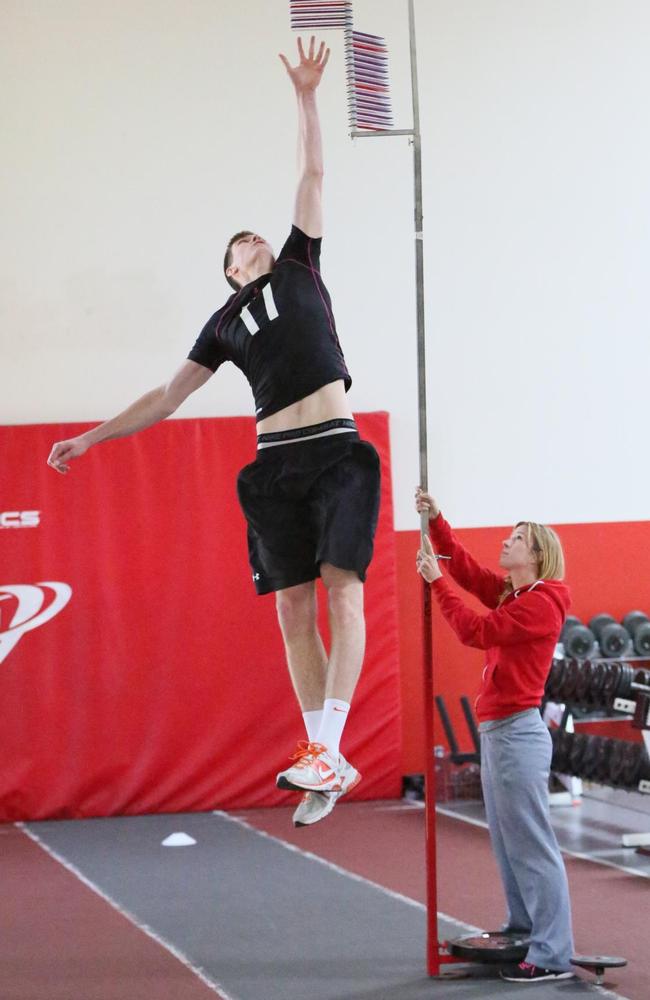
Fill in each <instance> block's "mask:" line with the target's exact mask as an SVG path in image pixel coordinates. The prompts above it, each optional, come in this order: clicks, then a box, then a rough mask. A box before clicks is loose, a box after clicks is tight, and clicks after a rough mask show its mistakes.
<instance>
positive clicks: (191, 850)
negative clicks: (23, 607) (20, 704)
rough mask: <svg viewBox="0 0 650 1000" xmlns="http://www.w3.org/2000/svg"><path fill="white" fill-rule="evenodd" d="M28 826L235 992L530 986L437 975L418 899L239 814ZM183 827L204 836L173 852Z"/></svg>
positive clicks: (480, 975) (491, 975)
mask: <svg viewBox="0 0 650 1000" xmlns="http://www.w3.org/2000/svg"><path fill="white" fill-rule="evenodd" d="M26 829H27V830H29V831H31V832H32V833H34V834H36V835H37V836H38V838H39V840H40V841H41V843H43V844H44V845H45V846H46V847H47V849H49V850H50V851H51V852H55V853H56V855H58V856H59V858H61V859H64V860H65V862H66V863H67V864H68V865H69V866H71V867H72V868H74V870H76V872H78V873H80V875H82V876H83V877H84V878H85V879H86V880H87V881H88V882H89V883H90V884H91V885H93V886H94V887H97V888H98V889H99V890H100V891H101V892H102V893H103V894H104V896H105V898H108V899H109V900H110V901H112V902H113V904H114V905H118V906H119V907H120V908H122V909H123V910H124V911H127V912H128V913H129V914H130V915H132V916H133V918H134V919H135V921H136V922H138V923H139V924H140V925H144V926H145V927H146V928H148V929H149V930H150V931H151V932H153V934H155V935H157V936H158V937H159V938H160V939H161V940H162V942H169V943H171V944H173V946H174V947H175V948H176V949H177V950H178V952H179V953H180V954H182V955H183V956H184V957H186V959H187V961H188V963H189V964H191V966H193V967H195V968H196V969H200V970H201V972H202V974H203V975H204V976H205V977H206V979H208V980H209V981H211V982H214V983H218V984H220V985H221V986H222V988H223V989H225V991H226V992H227V993H228V995H229V996H230V997H231V998H232V1000H348V998H349V1000H365V998H367V1000H370V998H372V1000H424V998H431V997H433V998H443V997H444V998H452V997H453V998H454V1000H470V998H471V1000H479V998H480V1000H486V998H488V1000H489V998H491V997H501V996H504V997H505V996H508V997H510V998H512V1000H520V998H521V997H524V996H529V995H530V988H529V987H528V986H517V985H515V984H509V983H503V982H502V981H500V980H498V979H496V978H495V976H496V970H494V969H485V968H484V967H472V969H471V970H470V972H471V978H467V979H458V980H455V981H453V982H451V981H448V980H431V979H429V978H428V977H427V976H426V975H425V972H424V953H425V932H426V928H425V914H424V912H423V910H422V909H421V908H420V906H418V905H412V903H413V901H407V900H405V899H404V898H403V897H399V895H398V894H390V893H388V892H387V891H386V890H384V889H383V888H382V887H379V886H376V885H374V884H373V883H370V882H368V881H366V880H363V879H360V878H358V877H355V878H352V877H350V876H349V873H346V872H345V871H343V870H342V869H337V868H336V866H332V865H329V864H327V863H325V864H323V863H321V862H322V859H317V860H318V861H319V863H315V860H314V858H313V857H310V856H307V855H306V854H305V853H304V852H301V851H299V850H296V849H293V850H288V849H287V845H286V844H284V843H283V842H282V841H278V840H277V839H276V838H272V837H270V836H268V835H266V836H264V835H261V834H260V832H259V831H257V830H255V829H253V828H250V827H248V826H247V825H246V824H242V823H241V822H237V821H235V822H233V820H232V818H230V817H228V818H227V817H225V816H223V815H212V814H205V813H196V814H182V815H175V816H144V817H122V818H118V819H100V820H83V821H58V822H45V823H30V824H26ZM178 831H183V832H184V833H187V834H189V835H190V836H191V837H193V838H194V839H195V840H196V845H194V846H190V847H163V846H162V841H163V840H164V839H165V838H166V837H167V836H169V834H171V833H174V832H178ZM441 933H442V934H443V935H446V934H448V935H451V936H457V935H458V934H459V928H458V924H457V922H454V923H453V924H449V926H448V927H447V928H446V927H445V925H444V922H443V923H442V925H441ZM594 992H597V991H596V989H595V988H594V987H592V986H590V985H588V984H587V983H585V982H584V981H578V980H575V981H562V982H560V983H556V984H552V983H549V984H538V985H537V986H536V987H535V996H536V997H538V998H539V1000H550V998H555V1000H557V998H558V997H560V996H561V997H563V998H569V997H578V996H586V995H588V994H589V995H593V993H594ZM598 992H600V991H598ZM603 992H604V991H603Z"/></svg>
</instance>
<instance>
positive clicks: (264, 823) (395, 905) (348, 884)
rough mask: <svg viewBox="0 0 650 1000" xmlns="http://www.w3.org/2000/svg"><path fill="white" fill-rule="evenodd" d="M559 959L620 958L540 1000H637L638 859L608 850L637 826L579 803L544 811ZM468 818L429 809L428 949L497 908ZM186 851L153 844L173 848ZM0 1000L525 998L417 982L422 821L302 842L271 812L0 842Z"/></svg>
mask: <svg viewBox="0 0 650 1000" xmlns="http://www.w3.org/2000/svg"><path fill="white" fill-rule="evenodd" d="M553 816H554V822H555V825H556V829H557V832H558V837H559V838H560V841H561V844H562V847H563V849H564V850H565V857H566V862H567V869H568V872H569V879H570V884H571V891H572V901H573V911H574V924H575V935H576V949H577V951H579V952H583V953H591V954H594V953H595V954H598V953H600V954H620V955H623V956H625V957H626V958H627V959H628V962H629V964H628V966H627V967H626V968H623V969H616V970H612V971H611V972H610V973H609V974H608V976H607V977H606V988H599V987H596V986H595V985H593V979H592V978H591V977H590V976H589V975H588V974H586V973H581V978H578V979H576V980H564V981H560V982H558V983H547V984H538V985H536V986H535V987H534V992H535V995H536V996H537V997H539V1000H545V998H546V1000H548V998H550V997H574V996H583V995H585V996H586V995H593V996H598V995H600V996H610V997H616V996H618V997H624V998H628V1000H645V998H646V997H647V995H648V986H647V984H648V982H649V981H650V952H649V951H648V948H647V942H646V940H645V936H646V928H645V922H644V920H643V916H642V915H643V914H645V913H647V908H648V889H649V888H650V887H649V885H648V881H647V880H648V878H650V861H649V860H648V859H647V858H643V857H641V856H640V855H637V854H636V853H635V852H634V851H633V850H628V851H625V852H624V851H622V850H621V849H620V847H619V844H620V837H621V834H622V833H623V832H627V831H632V830H647V829H650V816H648V814H645V815H644V814H642V813H639V812H637V811H635V810H634V809H633V808H629V809H627V810H626V809H625V807H624V806H617V807H616V808H615V809H613V808H612V806H611V804H608V803H602V802H598V801H595V800H591V799H589V798H587V797H585V798H583V800H582V803H581V805H580V806H578V807H574V806H563V807H556V808H554V810H553ZM483 824H484V818H483V813H482V806H481V804H480V803H477V802H464V803H458V804H454V805H451V804H450V805H445V806H444V807H441V809H440V810H439V814H438V824H437V825H438V830H437V839H438V877H439V906H440V910H441V912H440V914H439V934H440V937H441V938H447V937H454V936H460V935H463V934H466V933H470V932H471V931H473V930H475V929H477V928H495V927H497V926H498V925H499V923H500V921H501V919H502V916H503V901H502V895H501V889H500V886H499V882H498V877H497V873H496V869H495V865H494V861H493V858H492V855H491V852H490V848H489V842H488V836H487V831H486V830H485V828H484V825H483ZM181 832H182V833H185V834H186V835H188V836H189V837H190V838H192V839H193V840H194V841H196V843H195V844H193V845H191V846H186V847H165V846H162V841H163V840H165V839H166V838H167V837H168V836H169V835H170V834H172V833H181ZM0 834H2V836H3V847H4V850H3V851H2V855H1V857H2V861H0V868H1V870H2V881H3V885H4V894H3V895H4V907H3V911H4V917H3V921H2V924H3V926H2V945H1V947H0V961H1V963H2V969H3V986H2V992H1V996H2V1000H72V998H80V1000H151V997H153V996H156V997H157V998H158V1000H200V998H202V997H208V996H214V995H215V994H216V995H217V996H221V997H222V998H223V1000H344V998H367V1000H371V998H372V1000H420V998H425V997H440V998H442V997H444V998H453V1000H470V998H472V1000H473V998H476V1000H478V998H481V1000H485V998H490V997H501V996H503V997H506V996H509V997H511V998H513V1000H518V998H519V997H522V996H528V995H529V994H530V988H529V987H528V986H517V985H515V984H510V983H505V982H502V981H501V980H499V979H498V978H495V977H496V970H495V969H494V968H491V967H486V966H463V967H462V969H460V968H459V967H457V966H451V967H448V968H449V973H450V974H453V975H454V976H456V975H457V974H458V973H459V972H461V971H464V972H467V973H468V976H467V977H466V978H453V979H449V978H445V979H442V980H431V979H429V978H428V977H427V976H426V973H425V959H424V955H425V934H426V918H425V908H424V899H425V885H424V811H423V809H422V808H421V806H419V805H418V804H413V803H408V802H400V801H396V802H374V803H350V804H346V803H342V804H341V805H339V806H338V807H337V809H336V810H335V812H334V813H333V815H332V816H331V817H330V818H329V819H328V820H327V821H326V822H323V823H322V824H320V825H318V826H315V827H313V828H307V829H301V830H294V829H293V827H292V825H291V811H290V810H288V809H269V810H250V811H247V812H238V813H233V814H225V813H220V812H217V813H193V814H181V815H162V816H140V817H122V818H116V819H97V820H70V821H67V820H66V821H56V822H43V823H29V824H24V825H20V824H19V825H17V826H6V827H3V828H0Z"/></svg>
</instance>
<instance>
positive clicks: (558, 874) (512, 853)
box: [416, 489, 573, 982]
mask: <svg viewBox="0 0 650 1000" xmlns="http://www.w3.org/2000/svg"><path fill="white" fill-rule="evenodd" d="M416 509H417V511H418V513H420V514H422V513H428V515H429V530H430V534H431V539H432V540H433V546H432V544H431V541H430V540H429V538H427V537H426V536H423V539H422V548H421V549H420V550H419V552H418V554H417V569H418V572H419V573H420V574H421V575H422V576H423V577H424V579H425V580H428V581H429V582H430V583H431V585H432V586H431V589H432V591H433V594H434V595H435V597H436V599H437V601H438V603H439V605H440V610H441V611H442V613H443V615H444V617H445V618H446V620H447V621H448V622H449V624H450V625H451V627H452V628H453V630H454V632H455V633H456V635H457V636H458V638H459V639H460V641H461V642H462V643H464V644H465V645H466V646H474V647H475V648H477V649H484V650H486V654H487V656H486V661H487V662H486V665H485V668H484V670H483V677H482V680H481V685H480V688H479V693H478V697H477V699H476V714H477V716H478V720H479V730H480V732H481V784H482V786H483V797H484V800H485V810H486V814H487V820H488V825H489V828H490V839H491V841H492V847H493V850H494V853H495V855H496V859H497V862H498V865H499V869H500V872H501V878H502V881H503V887H504V891H505V896H506V902H507V905H508V920H507V923H506V927H505V930H507V931H517V932H520V933H522V934H525V935H527V936H529V937H530V946H529V949H528V953H527V955H526V961H525V962H521V963H520V964H519V965H518V966H514V967H510V968H506V969H503V970H502V972H501V975H502V976H503V978H504V979H507V980H509V981H514V982H537V981H540V982H542V981H546V980H550V979H567V978H569V977H570V976H571V975H572V972H571V967H570V958H571V955H572V952H573V939H572V933H571V909H570V902H569V887H568V883H567V877H566V871H565V868H564V862H563V861H562V855H561V854H560V849H559V847H558V844H557V840H556V838H555V834H554V832H553V829H552V827H551V820H550V813H549V804H548V779H549V771H550V765H551V755H552V746H551V738H550V735H549V732H548V729H547V728H546V725H545V724H544V722H543V721H542V718H541V715H540V713H539V705H540V702H541V699H542V695H543V693H544V685H545V683H546V678H547V676H548V672H549V669H550V666H551V662H552V659H553V651H554V649H555V645H556V643H557V641H558V638H559V635H560V630H561V628H562V624H563V622H564V619H565V617H566V613H567V610H568V607H569V591H568V588H567V587H566V586H565V584H564V583H562V582H561V580H562V577H563V575H564V557H563V554H562V546H561V544H560V540H559V538H558V536H557V535H556V534H555V532H554V531H553V529H552V528H547V527H545V526H544V525H541V524H534V523H532V522H530V521H522V522H520V523H519V524H517V525H516V526H515V527H514V528H513V530H512V533H511V534H510V537H509V538H507V539H506V540H505V541H504V542H503V545H502V548H501V556H500V560H499V562H500V565H501V568H502V569H503V570H505V574H503V575H502V574H499V573H493V572H492V571H491V570H489V569H486V568H485V567H483V566H479V564H478V563H477V562H476V560H475V559H473V558H472V556H471V555H470V554H469V552H467V550H466V549H464V548H463V546H462V545H461V544H460V542H459V541H458V539H457V538H456V536H455V535H454V533H453V531H452V529H451V527H450V526H449V524H448V523H447V521H446V520H445V519H444V517H443V516H442V514H441V513H440V510H439V508H438V505H437V504H436V501H435V500H434V499H433V497H431V496H430V495H429V494H428V493H423V492H422V490H420V489H418V490H417V492H416ZM434 546H435V549H436V550H437V552H438V553H440V554H441V555H442V554H444V555H446V556H450V559H449V561H448V562H447V563H446V565H447V566H448V567H449V572H450V575H451V576H452V577H453V579H454V580H455V581H456V583H458V584H460V586H461V587H463V589H464V590H467V591H469V592H470V593H472V594H474V595H475V596H476V597H478V598H479V600H480V601H481V602H482V603H483V604H484V605H485V606H486V607H487V608H489V609H490V611H489V613H488V614H477V613H476V612H475V611H472V610H471V609H470V608H468V607H467V605H466V604H465V603H464V602H463V600H462V599H461V598H460V597H459V596H458V594H457V593H455V591H454V590H452V589H451V588H450V586H449V585H448V583H447V581H446V580H445V579H444V577H443V576H442V573H441V572H440V568H439V565H438V561H437V559H436V556H435V554H434Z"/></svg>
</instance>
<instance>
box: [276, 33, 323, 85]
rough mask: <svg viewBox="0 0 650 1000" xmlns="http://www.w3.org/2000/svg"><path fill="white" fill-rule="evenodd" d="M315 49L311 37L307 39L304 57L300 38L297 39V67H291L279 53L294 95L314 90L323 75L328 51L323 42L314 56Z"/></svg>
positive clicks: (313, 38)
mask: <svg viewBox="0 0 650 1000" xmlns="http://www.w3.org/2000/svg"><path fill="white" fill-rule="evenodd" d="M315 48H316V39H315V37H314V36H313V35H312V36H311V38H310V39H309V51H308V54H307V55H305V50H304V49H303V46H302V38H299V39H298V55H299V57H300V62H299V63H298V65H297V66H292V65H291V64H290V63H289V60H288V59H287V57H286V56H284V55H282V53H280V59H281V60H282V62H283V63H284V67H285V69H286V71H287V73H288V74H289V76H290V78H291V82H292V83H293V85H294V87H295V88H296V93H298V94H304V93H307V92H308V91H310V90H316V87H317V86H318V84H319V83H320V79H321V76H322V75H323V70H324V69H325V67H326V66H327V60H328V59H329V57H330V50H329V49H326V48H325V42H321V43H320V45H319V47H318V52H317V53H316V55H314V50H315Z"/></svg>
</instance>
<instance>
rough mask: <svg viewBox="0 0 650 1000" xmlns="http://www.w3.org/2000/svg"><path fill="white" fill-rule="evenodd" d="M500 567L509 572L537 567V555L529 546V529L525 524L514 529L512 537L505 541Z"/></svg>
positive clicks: (502, 547)
mask: <svg viewBox="0 0 650 1000" xmlns="http://www.w3.org/2000/svg"><path fill="white" fill-rule="evenodd" d="M499 565H500V566H501V567H502V568H503V569H507V570H508V571H512V570H513V569H529V568H530V567H537V555H536V554H535V552H533V550H532V548H531V546H530V545H529V544H528V529H527V527H526V525H525V524H520V525H518V526H517V527H515V528H513V529H512V531H511V533H510V537H509V538H506V539H505V540H504V542H503V545H502V546H501V556H500V557H499Z"/></svg>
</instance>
